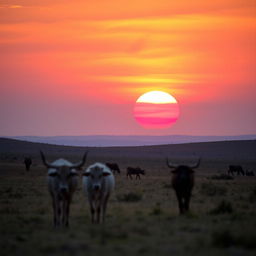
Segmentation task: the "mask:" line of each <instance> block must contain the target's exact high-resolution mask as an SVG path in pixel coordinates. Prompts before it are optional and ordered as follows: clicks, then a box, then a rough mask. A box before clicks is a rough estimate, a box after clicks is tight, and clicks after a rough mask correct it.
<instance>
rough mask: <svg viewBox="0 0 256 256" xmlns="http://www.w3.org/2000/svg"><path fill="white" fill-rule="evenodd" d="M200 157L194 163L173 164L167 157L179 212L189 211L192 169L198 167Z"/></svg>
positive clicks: (192, 184) (192, 178)
mask: <svg viewBox="0 0 256 256" xmlns="http://www.w3.org/2000/svg"><path fill="white" fill-rule="evenodd" d="M199 165H200V159H199V160H198V162H197V163H196V164H195V165H191V166H189V165H174V164H171V163H170V162H169V160H168V159H167V166H168V167H169V168H175V169H174V170H173V171H172V174H173V175H172V187H173V189H174V190H175V192H176V196H177V200H178V203H179V210H180V214H183V213H185V212H187V211H189V203H190V198H191V192H192V189H193V186H194V170H193V169H195V168H197V167H199Z"/></svg>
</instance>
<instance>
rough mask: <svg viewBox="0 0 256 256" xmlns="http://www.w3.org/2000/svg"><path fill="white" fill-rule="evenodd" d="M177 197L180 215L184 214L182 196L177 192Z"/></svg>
mask: <svg viewBox="0 0 256 256" xmlns="http://www.w3.org/2000/svg"><path fill="white" fill-rule="evenodd" d="M176 196H177V200H178V204H179V210H180V214H183V213H184V210H183V202H182V196H181V195H180V194H179V193H177V192H176Z"/></svg>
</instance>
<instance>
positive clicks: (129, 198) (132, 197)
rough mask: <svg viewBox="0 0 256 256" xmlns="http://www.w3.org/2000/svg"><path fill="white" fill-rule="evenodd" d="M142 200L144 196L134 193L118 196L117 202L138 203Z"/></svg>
mask: <svg viewBox="0 0 256 256" xmlns="http://www.w3.org/2000/svg"><path fill="white" fill-rule="evenodd" d="M141 199H142V195H141V194H138V193H134V192H129V193H127V194H123V195H117V200H118V201H121V202H138V201H140V200H141Z"/></svg>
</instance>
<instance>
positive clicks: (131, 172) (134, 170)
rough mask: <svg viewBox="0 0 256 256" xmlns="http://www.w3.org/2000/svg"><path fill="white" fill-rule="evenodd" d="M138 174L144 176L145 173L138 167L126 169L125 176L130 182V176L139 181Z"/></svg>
mask: <svg viewBox="0 0 256 256" xmlns="http://www.w3.org/2000/svg"><path fill="white" fill-rule="evenodd" d="M140 174H142V175H145V171H144V170H142V169H141V168H140V167H136V168H133V167H127V172H126V176H127V178H128V177H130V179H131V180H132V175H136V180H137V179H140Z"/></svg>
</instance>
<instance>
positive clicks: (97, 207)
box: [83, 163, 115, 223]
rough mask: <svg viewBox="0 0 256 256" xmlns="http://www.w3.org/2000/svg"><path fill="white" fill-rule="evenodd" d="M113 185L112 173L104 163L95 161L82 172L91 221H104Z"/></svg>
mask: <svg viewBox="0 0 256 256" xmlns="http://www.w3.org/2000/svg"><path fill="white" fill-rule="evenodd" d="M114 186H115V178H114V175H113V174H112V172H111V170H110V169H109V168H108V167H107V166H106V165H105V164H102V163H95V164H93V165H90V166H89V167H88V168H87V169H86V170H85V171H84V172H83V190H84V193H85V195H86V196H88V201H89V204H90V209H91V220H92V223H95V222H96V223H99V222H101V220H102V221H103V222H104V220H105V213H106V208H107V203H108V199H109V196H110V194H111V192H112V191H113V190H114ZM95 212H96V214H95ZM95 215H96V216H95ZM95 217H96V219H95Z"/></svg>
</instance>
